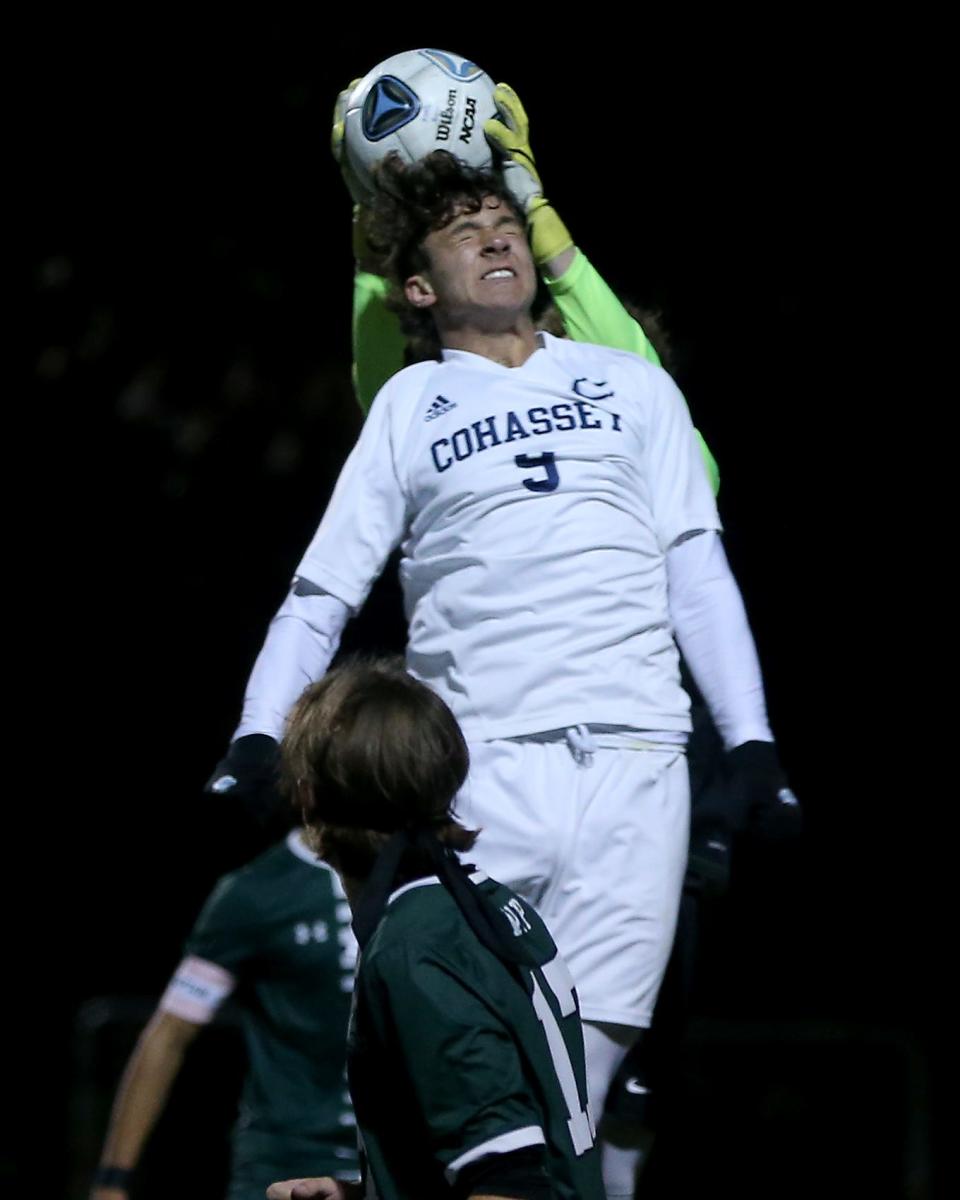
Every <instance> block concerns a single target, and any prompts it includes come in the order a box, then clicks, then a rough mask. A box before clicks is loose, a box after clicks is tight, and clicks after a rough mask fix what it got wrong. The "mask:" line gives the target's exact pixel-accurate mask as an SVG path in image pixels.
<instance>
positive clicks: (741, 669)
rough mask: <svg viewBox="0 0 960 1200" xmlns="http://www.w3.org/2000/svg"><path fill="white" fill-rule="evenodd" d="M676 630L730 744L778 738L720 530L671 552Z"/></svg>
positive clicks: (670, 595) (696, 537) (671, 597)
mask: <svg viewBox="0 0 960 1200" xmlns="http://www.w3.org/2000/svg"><path fill="white" fill-rule="evenodd" d="M667 585H668V600H669V606H670V617H671V619H672V621H673V630H674V635H675V637H676V639H677V645H678V646H679V647H680V650H681V652H682V653H683V656H684V658H685V659H686V661H687V666H688V667H689V668H690V673H691V674H692V675H693V678H694V680H695V682H696V684H697V687H698V688H699V689H700V691H701V692H702V693H703V698H704V700H705V701H706V702H707V707H708V708H709V709H710V715H711V716H712V717H713V720H714V723H715V725H716V727H717V729H718V730H719V731H720V736H721V737H722V738H723V743H724V746H725V747H726V748H727V749H728V750H732V749H733V748H734V746H739V745H742V743H743V742H750V741H758V742H772V741H773V734H772V733H771V732H770V724H769V721H768V720H767V704H766V698H765V697H764V692H763V678H762V676H761V674H760V662H759V660H758V658H757V649H756V646H755V645H754V641H753V634H752V633H751V632H750V625H749V623H748V621H747V613H746V610H745V608H744V606H743V598H742V597H741V595H740V589H739V588H738V587H737V581H736V580H735V579H734V577H733V573H732V572H731V570H730V565H729V563H728V562H727V556H726V554H725V553H724V550H723V545H722V543H721V541H720V537H719V535H718V534H717V533H716V532H715V531H713V530H705V531H703V532H700V533H697V534H695V535H694V536H691V537H687V538H686V539H683V540H681V541H679V542H677V543H676V544H674V545H673V546H671V547H670V549H669V550H668V551H667Z"/></svg>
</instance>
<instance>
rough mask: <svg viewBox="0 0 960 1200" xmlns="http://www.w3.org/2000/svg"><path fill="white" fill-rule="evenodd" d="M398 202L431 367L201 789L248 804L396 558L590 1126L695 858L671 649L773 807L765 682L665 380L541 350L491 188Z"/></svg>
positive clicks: (409, 391) (305, 573) (375, 450)
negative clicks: (582, 1051) (535, 922)
mask: <svg viewBox="0 0 960 1200" xmlns="http://www.w3.org/2000/svg"><path fill="white" fill-rule="evenodd" d="M443 160H446V161H443ZM411 181H414V182H416V183H417V184H418V185H419V186H420V188H421V189H422V191H421V194H426V195H428V196H429V198H430V200H429V206H428V207H427V208H425V209H424V210H423V211H417V210H416V208H415V207H411V206H410V205H409V204H404V203H403V202H397V201H394V200H392V199H390V198H389V197H385V198H384V199H383V201H382V203H381V207H382V210H383V211H382V214H381V221H382V223H383V225H384V228H385V233H386V234H387V235H388V236H389V238H390V239H391V240H392V241H393V243H394V244H395V245H396V246H397V250H396V252H395V254H394V263H395V265H396V267H397V270H398V272H399V277H400V279H401V280H402V281H403V285H404V290H405V294H406V297H407V300H408V302H409V303H410V305H411V307H412V309H413V310H416V311H419V312H420V313H421V314H427V315H429V316H430V317H432V319H433V320H434V321H435V324H436V330H437V332H438V334H439V338H440V342H441V344H442V347H443V350H442V357H441V360H440V361H437V362H428V363H420V364H418V365H416V366H414V367H410V368H408V369H407V370H404V371H402V372H401V373H400V374H399V375H397V376H395V377H394V379H392V380H391V381H390V382H389V383H388V384H387V385H386V386H385V387H384V388H383V389H382V391H381V393H380V394H379V396H378V397H377V399H376V400H375V402H374V405H373V407H372V409H371V412H370V415H369V417H368V419H367V422H366V424H365V426H364V429H363V431H362V433H361V436H360V439H359V441H358V443H357V445H356V447H355V449H354V451H353V452H352V454H351V456H350V458H349V460H348V462H347V464H346V465H345V467H344V469H343V472H342V474H341V476H340V480H339V482H338V484H337V487H336V489H335V492H334V495H333V498H332V500H331V502H330V505H329V507H328V509H327V512H326V514H325V516H324V518H323V520H322V522H321V524H320V527H319V529H318V531H317V534H316V536H315V537H314V539H313V541H312V543H311V545H310V547H309V548H308V550H307V552H306V554H305V555H304V557H303V559H302V560H301V563H300V564H299V566H298V568H297V574H296V578H295V580H294V585H293V587H292V589H291V592H290V595H289V597H288V599H287V601H286V602H285V603H284V605H283V607H282V608H281V610H280V612H279V613H278V614H277V617H276V618H275V619H274V621H273V623H272V624H271V627H270V631H269V633H268V637H267V641H266V644H265V646H264V648H263V650H262V652H261V654H260V656H259V658H258V660H257V663H256V666H255V668H254V672H253V675H252V676H251V680H250V683H249V686H248V690H247V696H246V701H245V706H244V713H243V718H242V721H241V724H240V726H239V728H238V730H237V734H236V740H235V742H234V744H233V747H232V749H231V753H230V754H228V756H227V759H226V760H225V761H224V763H223V764H221V767H220V768H219V771H218V774H217V775H216V776H215V778H214V782H213V786H214V788H215V789H217V790H229V789H230V788H231V787H232V786H233V784H234V782H235V781H239V782H240V783H241V784H242V778H241V776H242V773H243V770H244V769H245V748H247V749H246V761H249V758H250V757H255V755H253V756H251V755H250V754H249V747H251V746H252V745H255V744H257V743H259V744H261V745H262V744H263V743H265V742H266V739H268V738H269V739H274V740H276V739H279V738H280V737H281V736H282V730H283V723H284V720H285V717H286V714H287V712H288V710H289V708H290V707H291V705H292V704H293V702H294V700H295V699H296V698H297V696H298V695H299V693H300V691H301V690H302V689H303V687H304V686H306V684H307V683H309V682H310V681H312V680H315V679H317V678H319V677H320V676H321V675H322V674H323V672H324V671H325V670H326V668H327V666H328V664H329V662H330V659H331V658H332V656H333V654H334V653H335V651H336V647H337V644H338V639H339V634H340V631H341V629H342V627H343V625H344V623H345V622H346V620H347V618H348V617H349V616H350V614H351V613H352V612H355V611H356V610H357V609H358V608H359V606H360V605H362V603H363V601H364V599H365V597H366V595H367V592H368V590H369V588H370V586H371V584H372V582H373V581H374V579H375V578H376V577H377V575H378V574H379V572H380V571H381V569H382V568H383V566H384V563H385V562H386V559H387V557H388V556H389V554H390V553H391V551H393V550H394V549H395V548H396V547H398V546H399V547H400V549H401V555H402V558H401V567H400V571H401V581H402V585H403V590H404V597H405V606H406V614H407V618H408V622H409V649H408V665H409V668H410V670H411V672H412V673H413V674H414V675H416V676H417V677H418V678H419V679H421V680H422V681H423V682H425V683H427V684H428V685H429V686H430V687H432V688H433V689H435V690H436V691H437V692H438V693H439V694H440V695H441V696H442V697H443V699H444V700H445V701H446V702H447V704H448V705H449V706H450V708H451V709H452V710H453V712H454V713H455V715H456V717H457V719H458V721H459V722H460V724H461V726H462V728H463V730H464V733H465V735H466V737H467V739H468V742H469V743H470V752H471V762H472V766H471V772H470V776H469V778H468V780H467V784H466V786H465V788H464V790H463V793H462V794H461V797H460V800H459V807H460V812H461V815H462V818H463V819H464V820H465V821H466V822H467V823H468V824H470V825H472V826H474V827H481V828H482V830H483V832H482V835H481V837H480V839H479V841H478V842H477V845H476V848H475V850H474V851H473V852H472V854H473V857H474V858H475V859H476V861H477V863H478V865H480V866H481V867H482V868H484V869H485V870H487V871H489V873H490V874H491V875H493V876H494V877H495V878H498V879H500V880H502V881H504V882H506V883H508V884H509V885H510V886H511V887H513V888H514V889H515V890H516V891H518V892H519V893H521V894H522V895H524V896H526V897H528V898H529V899H530V900H531V902H532V903H534V904H535V905H536V906H537V907H538V908H539V910H540V911H541V913H542V914H543V916H544V918H545V919H546V921H547V922H548V924H549V926H550V928H551V931H552V933H553V935H554V937H555V939H556V941H557V943H558V945H559V946H560V949H561V952H562V953H563V955H564V957H565V958H566V959H567V961H568V963H569V965H570V968H571V971H572V972H573V975H574V978H575V979H576V981H577V988H578V992H579V995H580V1003H581V1011H582V1014H583V1017H584V1020H585V1022H586V1043H587V1059H588V1071H589V1075H590V1079H589V1084H590V1090H591V1097H592V1101H593V1105H594V1108H595V1110H596V1111H600V1109H601V1107H602V1102H603V1098H604V1095H605V1092H606V1088H607V1085H608V1083H609V1080H610V1078H611V1077H612V1075H613V1073H614V1071H615V1070H616V1067H617V1066H618V1064H619V1061H620V1059H621V1058H622V1055H623V1054H624V1053H625V1050H626V1048H627V1047H628V1045H629V1044H630V1042H631V1041H632V1039H633V1037H634V1035H635V1032H636V1030H638V1029H639V1028H642V1027H644V1026H645V1025H647V1024H649V1021H650V1016H651V1013H652V1009H653V1003H654V1000H655V997H656V992H657V988H658V986H659V983H660V979H661V977H662V973H663V970H664V967H665V965H666V961H667V957H668V955H669V950H670V945H671V941H672V937H673V929H674V923H675V919H676V912H677V905H678V901H679V895H680V887H681V882H682V877H683V871H684V865H685V859H686V847H687V833H688V804H689V783H688V776H687V769H686V763H685V761H684V759H683V742H684V739H685V735H686V732H687V731H688V729H689V717H688V707H689V706H688V701H687V698H686V696H685V694H684V692H683V691H682V689H681V687H680V682H679V670H678V653H677V643H679V645H680V647H681V648H682V650H683V652H684V655H685V657H686V658H687V661H688V663H689V665H690V667H691V669H692V671H693V673H694V676H695V678H696V679H697V682H698V684H699V686H700V688H701V690H702V692H703V694H704V696H705V698H706V700H707V702H708V704H709V705H710V707H711V710H712V713H713V716H714V719H715V721H716V724H717V726H718V728H719V729H720V731H721V733H722V735H723V737H724V739H725V742H726V745H727V748H728V749H729V750H731V751H733V753H734V755H735V756H736V755H740V757H741V759H742V766H743V767H744V769H745V770H746V772H747V773H748V774H750V773H751V771H752V774H753V779H754V782H756V781H757V780H758V779H759V780H760V783H761V784H762V785H767V784H769V785H770V786H774V787H775V786H776V785H777V784H778V783H779V782H780V779H779V768H778V766H777V765H776V758H775V752H774V751H773V746H772V736H771V733H770V729H769V725H768V723H767V718H766V713H765V706H764V699H763V688H762V682H761V678H760V672H759V667H758V664H757V658H756V653H755V650H754V646H753V641H752V637H751V635H750V631H749V627H748V625H747V621H746V616H745V613H744V610H743V605H742V601H741V599H740V595H739V591H738V589H737V587H736V583H735V581H734V580H733V578H732V576H731V574H730V571H729V567H728V566H727V563H726V559H725V556H724V554H723V550H722V547H721V544H720V541H719V537H718V533H719V529H720V522H719V519H718V516H717V512H716V507H715V504H714V500H713V496H712V492H711V489H710V486H709V483H708V481H707V478H706V474H705V471H704V467H703V463H702V459H701V456H700V452H699V449H698V445H697V442H696V439H695V435H694V432H693V427H692V424H691V422H690V418H689V415H688V413H687V409H686V405H685V403H684V400H683V397H682V396H681V395H680V393H679V391H678V390H677V388H676V386H675V385H674V384H673V382H672V381H671V380H670V378H669V376H667V375H666V374H665V373H664V372H663V371H661V370H660V369H659V368H656V367H653V366H651V365H650V364H648V363H646V362H644V361H643V360H641V359H639V358H637V357H636V356H634V355H631V354H628V353H625V352H618V351H612V350H608V349H604V348H601V347H597V346H589V345H583V344H577V343H571V342H565V341H560V340H557V339H554V338H551V337H550V336H549V335H545V334H537V333H536V331H535V329H534V326H533V323H532V320H531V318H530V305H531V302H532V299H533V296H534V291H535V275H534V268H533V263H532V260H531V257H530V252H529V248H528V246H527V242H526V238H525V233H524V225H523V221H522V218H521V217H520V216H519V214H518V212H517V211H516V209H515V208H514V207H513V205H512V202H511V201H510V199H509V197H508V196H507V195H506V194H505V193H504V192H503V190H502V185H501V184H500V183H499V181H498V180H497V179H496V178H495V177H493V176H468V175H464V174H461V173H460V172H459V170H458V169H457V168H455V167H454V165H453V161H452V160H450V159H449V157H448V156H445V155H435V156H432V157H431V159H428V160H426V162H425V163H423V164H420V165H418V166H417V167H415V168H407V169H406V170H401V169H400V168H399V167H398V168H397V169H396V171H395V172H394V174H393V176H392V178H391V187H392V190H393V193H394V195H401V196H402V195H404V194H406V195H408V196H409V195H411V193H412V187H411ZM425 184H426V186H425ZM391 222H392V226H391ZM758 746H759V747H761V749H760V751H759V752H758V751H757V747H758ZM735 761H736V760H735Z"/></svg>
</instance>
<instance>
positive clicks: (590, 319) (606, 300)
mask: <svg viewBox="0 0 960 1200" xmlns="http://www.w3.org/2000/svg"><path fill="white" fill-rule="evenodd" d="M547 287H548V288H549V289H550V294H551V296H552V297H553V301H554V303H555V304H556V306H557V309H558V310H559V312H560V316H561V317H562V318H563V325H564V328H565V330H566V332H567V336H568V337H570V338H572V339H573V340H574V341H577V342H593V343H595V344H596V345H598V346H609V347H611V349H613V350H629V351H631V352H632V353H633V354H639V355H640V356H641V358H645V359H647V361H648V362H652V363H653V364H654V365H655V366H660V359H659V356H658V355H657V352H656V350H654V348H653V346H652V345H651V344H650V340H649V338H648V337H647V335H646V334H645V333H644V332H643V329H642V328H641V326H640V324H639V323H638V322H637V321H636V320H634V318H633V317H632V316H631V315H630V313H629V312H627V310H626V309H625V308H624V306H623V305H622V304H621V302H620V300H619V299H618V298H617V296H616V295H615V293H614V292H612V291H611V290H610V288H609V287H608V286H607V284H606V282H605V281H604V280H603V278H602V276H601V275H600V274H599V272H598V271H597V270H596V268H595V267H594V266H593V264H592V263H591V262H590V260H589V259H588V258H587V256H586V255H585V254H584V253H583V252H582V251H581V250H578V251H577V253H576V255H575V256H574V259H573V262H572V263H571V264H570V267H569V269H568V270H567V271H565V272H564V274H563V275H562V276H561V277H560V278H559V279H548V280H547ZM389 291H390V285H389V283H388V282H387V280H386V279H383V278H381V277H380V276H379V275H371V274H370V273H369V272H366V271H358V272H357V273H356V275H355V276H354V285H353V386H354V390H355V392H356V395H357V400H358V401H359V403H360V407H361V408H362V409H363V411H364V413H366V412H367V410H368V409H369V408H370V405H371V404H372V403H373V398H374V396H375V395H376V394H377V392H378V391H379V390H380V388H382V387H383V385H384V384H385V383H386V382H387V380H388V379H390V378H391V376H393V375H395V374H396V373H397V371H399V370H400V369H401V367H402V366H403V363H404V345H405V343H404V339H403V334H402V333H401V332H400V322H399V320H398V319H397V317H396V316H395V315H394V314H393V313H391V312H390V311H389V309H388V308H387V306H386V298H387V295H388V293H389ZM694 432H695V433H696V435H697V440H698V442H699V444H700V453H701V454H702V456H703V465H704V466H705V467H706V470H707V476H708V478H709V480H710V486H711V487H712V488H713V493H714V495H716V494H717V492H718V491H719V489H720V471H719V468H718V467H717V460H716V459H715V458H714V457H713V455H712V454H711V452H710V448H709V447H708V446H707V443H706V442H705V441H704V440H703V437H702V436H701V434H700V432H699V430H695V431H694Z"/></svg>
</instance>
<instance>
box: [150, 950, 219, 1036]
mask: <svg viewBox="0 0 960 1200" xmlns="http://www.w3.org/2000/svg"><path fill="white" fill-rule="evenodd" d="M236 983H237V981H236V980H235V979H234V977H233V976H232V975H231V974H230V972H229V971H227V970H225V969H224V968H223V967H219V966H217V964H216V963H212V962H209V961H208V960H207V959H205V958H197V957H196V956H195V955H192V954H191V955H189V956H188V957H187V958H185V959H184V960H183V962H182V963H181V964H180V966H179V967H177V969H176V971H174V973H173V978H172V979H171V980H170V982H169V984H167V990H166V991H165V992H164V993H163V996H162V997H161V999H160V1010H161V1012H167V1013H171V1014H172V1015H173V1016H175V1017H180V1018H182V1019H183V1020H184V1021H190V1022H192V1023H193V1024H194V1025H207V1024H209V1023H210V1022H211V1021H212V1020H213V1018H214V1016H215V1015H216V1012H217V1009H218V1008H219V1007H220V1005H221V1004H222V1003H223V1002H224V1000H226V998H227V997H228V996H229V995H230V993H231V992H232V991H233V989H234V988H235V987H236Z"/></svg>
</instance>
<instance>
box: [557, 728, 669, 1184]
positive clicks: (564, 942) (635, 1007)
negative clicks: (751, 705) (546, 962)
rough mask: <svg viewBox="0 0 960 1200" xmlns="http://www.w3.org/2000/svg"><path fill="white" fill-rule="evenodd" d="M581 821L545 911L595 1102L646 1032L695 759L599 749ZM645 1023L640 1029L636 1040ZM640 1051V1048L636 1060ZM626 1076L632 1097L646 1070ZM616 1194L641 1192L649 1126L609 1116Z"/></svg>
mask: <svg viewBox="0 0 960 1200" xmlns="http://www.w3.org/2000/svg"><path fill="white" fill-rule="evenodd" d="M580 780H581V792H582V793H583V795H582V797H581V803H582V806H583V816H584V820H583V824H582V828H581V829H580V830H579V834H578V837H577V839H576V843H575V844H576V847H577V854H576V856H575V858H574V861H573V862H572V863H571V864H570V865H569V869H568V872H567V878H566V884H565V886H564V887H563V888H561V890H560V892H559V894H555V895H554V896H553V898H552V902H551V903H549V904H548V907H547V910H546V911H545V912H544V914H543V915H544V916H545V918H546V920H547V921H548V923H549V924H550V926H551V929H552V930H553V932H554V936H555V938H556V939H557V943H558V945H559V946H560V948H561V950H562V952H563V953H564V956H565V957H566V958H567V960H568V962H569V963H570V964H571V971H572V972H573V975H574V979H575V980H576V981H577V991H578V993H579V996H580V1004H581V1011H582V1012H583V1016H584V1021H585V1028H584V1040H585V1046H586V1051H587V1071H588V1081H589V1082H590V1088H591V1097H592V1107H593V1110H594V1113H595V1115H596V1116H597V1118H600V1117H601V1115H602V1114H603V1112H604V1102H605V1101H606V1098H607V1095H608V1092H609V1089H610V1085H611V1082H612V1081H613V1080H614V1078H615V1076H616V1074H617V1071H618V1069H621V1068H622V1065H623V1063H624V1060H625V1058H626V1057H627V1051H628V1049H629V1047H630V1046H631V1045H632V1044H634V1043H636V1045H637V1049H635V1050H634V1051H631V1058H632V1057H633V1055H635V1054H639V1055H640V1057H641V1058H642V1057H643V1050H644V1039H645V1038H646V1037H647V1029H646V1027H647V1026H649V1024H650V1023H651V1020H652V1017H653V1012H654V1005H655V1002H656V998H657V995H658V992H659V989H660V985H661V982H662V980H663V976H664V972H665V970H666V965H667V961H668V959H669V956H670V950H671V946H672V944H673V937H674V930H675V927H676V920H677V912H678V906H679V901H680V892H681V887H682V880H683V873H684V867H685V862H686V847H687V840H688V828H689V826H688V820H689V782H688V773H687V766H686V761H685V759H684V757H683V755H682V754H678V753H676V752H675V751H672V750H671V751H612V750H599V751H598V752H597V753H596V754H595V755H594V758H593V764H592V766H591V768H589V769H588V770H586V771H585V772H584V773H583V774H582V775H581V776H580ZM638 1035H639V1040H638ZM638 1061H639V1060H638ZM626 1085H627V1086H628V1087H629V1088H632V1089H633V1091H631V1092H630V1094H629V1098H630V1100H631V1101H633V1103H634V1105H635V1104H636V1103H637V1102H638V1101H640V1102H642V1099H643V1097H644V1095H645V1089H646V1088H647V1087H648V1086H649V1083H648V1082H647V1081H645V1074H644V1073H638V1074H637V1075H636V1077H634V1076H633V1075H631V1076H630V1077H629V1079H628V1080H627V1081H626ZM600 1132H601V1155H602V1165H603V1178H604V1186H605V1188H606V1190H607V1195H608V1197H610V1198H612V1197H617V1200H620V1198H621V1197H632V1196H633V1194H634V1181H635V1179H636V1175H637V1171H638V1169H639V1168H640V1166H641V1164H642V1162H643V1159H644V1155H645V1153H646V1151H647V1150H648V1148H649V1144H650V1141H651V1139H650V1136H649V1134H648V1132H647V1130H646V1128H645V1126H642V1125H638V1124H632V1123H631V1124H628V1125H624V1124H619V1125H618V1124H613V1125H611V1126H610V1127H609V1128H607V1127H605V1126H604V1124H603V1122H602V1121H601V1124H600Z"/></svg>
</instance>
